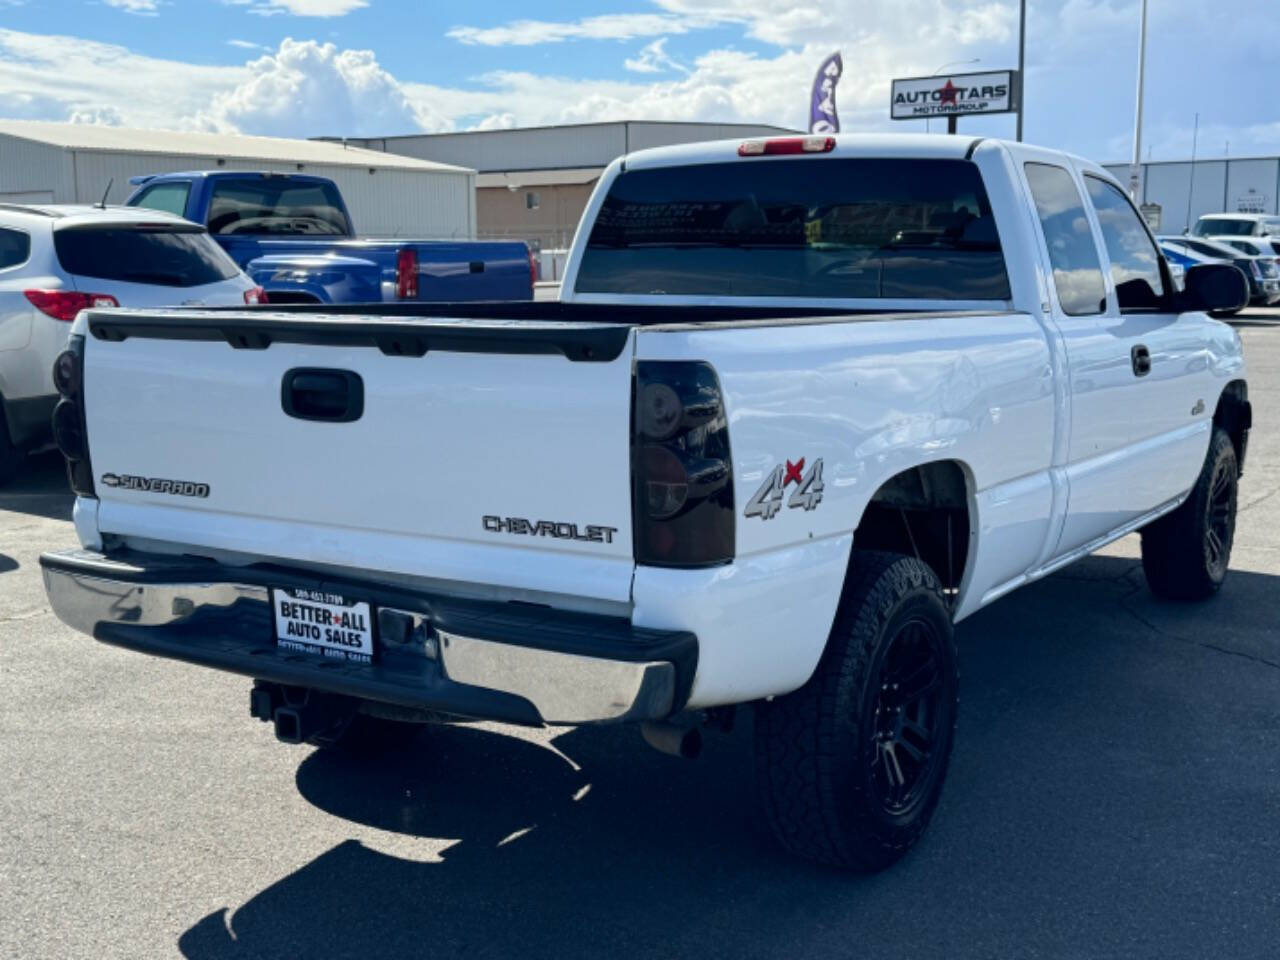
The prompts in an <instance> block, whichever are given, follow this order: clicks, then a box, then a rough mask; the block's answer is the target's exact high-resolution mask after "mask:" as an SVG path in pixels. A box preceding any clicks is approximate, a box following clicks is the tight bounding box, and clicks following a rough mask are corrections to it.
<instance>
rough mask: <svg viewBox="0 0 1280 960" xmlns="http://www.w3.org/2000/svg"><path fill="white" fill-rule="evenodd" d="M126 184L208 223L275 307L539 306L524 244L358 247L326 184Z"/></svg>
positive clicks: (221, 180)
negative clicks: (484, 303) (386, 304)
mask: <svg viewBox="0 0 1280 960" xmlns="http://www.w3.org/2000/svg"><path fill="white" fill-rule="evenodd" d="M129 182H130V183H132V184H134V185H135V186H136V187H137V189H136V190H135V191H134V192H133V194H132V196H130V197H129V199H128V201H126V202H127V203H128V204H129V205H130V206H135V207H147V208H149V209H153V210H164V211H167V212H169V213H176V214H178V215H179V216H182V217H186V218H187V219H188V220H193V221H195V222H196V223H201V224H204V225H205V226H206V227H208V228H209V233H210V234H211V235H212V236H213V239H214V240H216V241H217V242H218V243H219V244H221V245H222V247H223V249H225V250H226V251H227V253H229V254H230V255H231V258H232V259H233V260H235V262H236V263H237V264H239V265H240V267H241V268H242V269H243V270H244V271H245V273H247V274H248V275H249V276H250V277H252V278H253V281H254V282H255V283H257V284H258V285H259V286H260V287H262V288H263V290H264V291H265V292H266V294H267V299H268V300H269V301H270V302H271V303H377V302H384V301H396V300H531V299H533V282H534V278H535V276H536V268H535V265H534V261H533V257H532V254H531V253H530V250H529V248H528V247H527V246H526V245H525V244H524V243H523V242H521V241H518V240H517V241H505V240H503V241H483V240H400V239H391V240H361V239H358V238H357V237H356V236H355V231H354V230H353V228H352V226H351V215H350V214H349V213H348V212H347V207H346V204H345V203H344V202H343V200H342V194H341V193H339V192H338V187H337V185H336V184H334V182H333V181H332V180H329V179H326V178H324V177H315V176H305V175H302V174H281V173H252V172H248V173H246V172H236V171H230V170H227V171H223V170H217V171H197V172H191V173H163V174H159V175H156V176H146V177H134V178H132V179H131V180H130V181H129Z"/></svg>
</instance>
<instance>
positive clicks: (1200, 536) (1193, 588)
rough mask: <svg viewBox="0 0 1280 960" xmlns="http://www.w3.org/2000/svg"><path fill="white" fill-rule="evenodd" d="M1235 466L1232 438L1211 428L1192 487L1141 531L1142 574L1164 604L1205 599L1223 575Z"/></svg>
mask: <svg viewBox="0 0 1280 960" xmlns="http://www.w3.org/2000/svg"><path fill="white" fill-rule="evenodd" d="M1239 479H1240V467H1239V463H1238V462H1237V460H1236V448H1235V445H1234V444H1233V443H1232V442H1231V437H1230V436H1229V435H1228V434H1227V432H1226V431H1225V430H1223V429H1221V428H1220V427H1215V428H1214V430H1213V436H1212V437H1211V438H1210V440H1209V452H1208V454H1207V455H1206V456H1205V459H1204V466H1203V467H1201V469H1200V476H1199V478H1198V479H1197V480H1196V485H1195V487H1193V488H1192V490H1191V493H1190V494H1188V495H1187V499H1186V500H1185V501H1184V502H1183V504H1182V505H1181V506H1180V507H1178V509H1177V510H1174V511H1173V512H1172V513H1167V514H1165V515H1164V516H1163V517H1161V518H1160V519H1159V520H1156V521H1155V522H1154V523H1151V524H1149V525H1148V526H1146V527H1144V528H1143V530H1142V570H1143V572H1144V573H1145V574H1146V575H1147V585H1148V586H1150V587H1151V592H1152V593H1154V594H1155V595H1156V596H1157V597H1160V598H1161V599H1163V600H1175V601H1183V602H1189V601H1194V600H1207V599H1208V598H1209V597H1211V596H1213V595H1214V594H1215V593H1217V592H1218V588H1219V587H1221V586H1222V582H1223V580H1225V579H1226V576H1227V567H1228V565H1229V563H1230V561H1231V544H1232V542H1233V541H1234V540H1235V530H1236V494H1237V484H1238V482H1239Z"/></svg>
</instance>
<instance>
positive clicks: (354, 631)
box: [271, 587, 376, 663]
mask: <svg viewBox="0 0 1280 960" xmlns="http://www.w3.org/2000/svg"><path fill="white" fill-rule="evenodd" d="M271 622H272V628H273V633H274V635H275V641H276V646H277V647H278V648H279V649H281V650H288V651H290V652H294V653H308V654H313V655H315V656H322V657H325V658H327V659H330V660H341V661H347V662H354V663H373V660H374V653H375V650H376V637H375V636H374V611H373V604H372V603H370V602H369V601H368V600H360V599H355V598H351V597H348V596H347V595H346V594H341V593H335V592H333V591H330V590H313V589H310V588H308V587H272V588H271Z"/></svg>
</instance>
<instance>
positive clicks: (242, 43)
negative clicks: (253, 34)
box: [227, 40, 271, 50]
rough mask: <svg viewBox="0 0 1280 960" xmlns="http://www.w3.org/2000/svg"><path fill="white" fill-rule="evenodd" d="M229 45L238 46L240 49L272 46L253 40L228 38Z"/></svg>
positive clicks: (262, 48)
mask: <svg viewBox="0 0 1280 960" xmlns="http://www.w3.org/2000/svg"><path fill="white" fill-rule="evenodd" d="M227 46H230V47H236V48H237V49H239V50H270V49H271V48H270V47H268V46H266V45H264V44H261V43H254V42H253V41H252V40H228V41H227Z"/></svg>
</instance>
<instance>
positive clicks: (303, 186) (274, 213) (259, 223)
mask: <svg viewBox="0 0 1280 960" xmlns="http://www.w3.org/2000/svg"><path fill="white" fill-rule="evenodd" d="M208 226H209V232H210V233H216V234H220V235H221V234H240V235H246V236H279V235H303V236H323V237H345V236H350V235H351V232H352V231H351V221H350V220H348V219H347V214H346V212H345V211H344V209H343V206H342V197H341V196H340V195H339V193H338V189H337V187H335V186H334V185H333V184H332V183H324V182H319V181H295V180H291V179H290V178H288V177H283V176H282V177H262V178H255V179H244V180H232V179H226V180H218V181H216V182H215V184H214V187H213V195H212V198H211V200H210V201H209V216H208Z"/></svg>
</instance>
